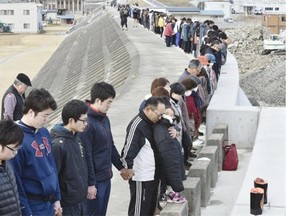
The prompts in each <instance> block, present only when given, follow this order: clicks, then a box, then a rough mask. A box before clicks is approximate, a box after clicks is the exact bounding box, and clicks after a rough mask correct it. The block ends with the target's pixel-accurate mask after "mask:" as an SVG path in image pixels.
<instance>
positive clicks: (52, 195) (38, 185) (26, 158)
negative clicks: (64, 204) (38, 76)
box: [11, 89, 62, 216]
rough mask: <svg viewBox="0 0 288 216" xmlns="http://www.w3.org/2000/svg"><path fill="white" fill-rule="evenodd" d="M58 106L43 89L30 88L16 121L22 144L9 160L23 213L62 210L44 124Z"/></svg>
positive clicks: (47, 213) (49, 215)
mask: <svg viewBox="0 0 288 216" xmlns="http://www.w3.org/2000/svg"><path fill="white" fill-rule="evenodd" d="M56 108H57V104H56V102H55V100H54V98H53V97H52V96H51V95H50V93H49V92H48V91H46V90H45V89H33V90H32V91H31V92H30V94H29V95H28V97H27V98H26V99H25V102H24V109H23V117H22V119H21V120H20V121H18V122H17V123H18V125H19V126H20V128H21V129H22V131H23V133H24V139H23V142H22V148H21V149H19V151H18V154H17V155H16V157H15V158H13V159H12V160H11V162H12V165H13V168H14V172H15V176H16V181H17V186H18V191H19V197H20V203H21V209H22V214H23V215H24V216H25V215H29V216H30V215H45V216H54V215H60V214H62V208H61V205H60V190H59V184H58V176H57V169H56V165H55V161H54V157H53V154H52V150H51V137H50V134H49V131H48V130H47V129H46V128H45V127H43V126H44V124H45V123H46V122H47V121H48V118H49V115H50V114H51V113H52V111H53V110H55V109H56Z"/></svg>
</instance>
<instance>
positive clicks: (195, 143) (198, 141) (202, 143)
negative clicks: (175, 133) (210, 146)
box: [193, 139, 204, 149]
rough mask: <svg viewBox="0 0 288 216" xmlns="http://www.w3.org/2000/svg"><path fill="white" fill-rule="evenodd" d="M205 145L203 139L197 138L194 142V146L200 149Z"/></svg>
mask: <svg viewBox="0 0 288 216" xmlns="http://www.w3.org/2000/svg"><path fill="white" fill-rule="evenodd" d="M203 146H204V141H203V140H200V139H197V140H195V141H194V142H193V147H194V148H197V149H199V148H201V147H203Z"/></svg>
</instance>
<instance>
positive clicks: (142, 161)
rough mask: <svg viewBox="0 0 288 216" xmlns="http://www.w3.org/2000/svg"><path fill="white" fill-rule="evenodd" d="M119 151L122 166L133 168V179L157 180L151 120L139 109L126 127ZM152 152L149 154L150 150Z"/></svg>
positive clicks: (156, 160) (156, 162) (156, 159)
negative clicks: (122, 143)
mask: <svg viewBox="0 0 288 216" xmlns="http://www.w3.org/2000/svg"><path fill="white" fill-rule="evenodd" d="M126 131H127V134H126V139H125V144H124V147H123V149H122V152H121V161H122V163H123V166H124V167H126V168H128V169H134V171H135V175H134V176H133V178H132V180H134V181H152V180H158V178H159V175H158V170H159V169H158V164H159V162H158V156H157V150H156V146H155V142H154V138H153V122H151V121H150V120H149V119H148V117H147V116H146V115H145V114H144V112H143V111H141V112H140V113H139V114H138V115H137V116H136V117H134V118H133V119H132V120H131V121H130V123H129V125H128V127H127V130H126ZM150 150H151V151H152V152H153V154H150V153H151V151H150Z"/></svg>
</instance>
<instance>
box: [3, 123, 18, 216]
mask: <svg viewBox="0 0 288 216" xmlns="http://www.w3.org/2000/svg"><path fill="white" fill-rule="evenodd" d="M22 140H23V132H22V130H21V129H20V127H19V126H18V125H17V124H16V123H14V122H13V121H12V120H4V121H0V194H1V196H0V215H7V216H8V215H15V216H20V215H22V214H21V206H20V200H19V196H18V190H17V184H16V179H15V175H14V172H13V168H12V167H11V165H10V163H9V161H8V160H9V159H11V158H13V157H15V155H16V154H17V151H18V149H19V148H20V147H21V143H22Z"/></svg>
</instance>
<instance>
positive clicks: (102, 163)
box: [79, 82, 130, 215]
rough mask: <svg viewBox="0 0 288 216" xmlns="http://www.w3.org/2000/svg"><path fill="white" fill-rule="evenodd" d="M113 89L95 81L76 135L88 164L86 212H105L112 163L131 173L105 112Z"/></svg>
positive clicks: (123, 175)
mask: <svg viewBox="0 0 288 216" xmlns="http://www.w3.org/2000/svg"><path fill="white" fill-rule="evenodd" d="M115 95H116V92H115V90H114V87H113V86H112V85H110V84H108V83H106V82H99V83H95V84H94V85H93V86H92V88H91V100H90V101H87V104H88V107H89V108H88V113H87V115H88V126H87V129H86V130H85V131H84V132H82V133H80V134H79V136H80V138H81V140H82V141H83V144H84V149H85V156H86V160H87V167H88V195H87V199H88V200H87V215H106V211H107V206H108V201H109V196H110V189H111V178H112V164H113V165H114V166H115V167H116V168H117V169H118V170H119V171H120V172H121V175H122V177H123V178H124V179H127V178H128V176H130V174H129V171H128V170H127V169H124V167H123V166H122V164H121V161H120V155H119V153H118V151H117V149H116V147H115V145H114V141H113V137H112V133H111V125H110V120H109V118H108V116H107V112H108V110H109V109H110V107H111V104H112V102H113V99H114V98H115Z"/></svg>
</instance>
